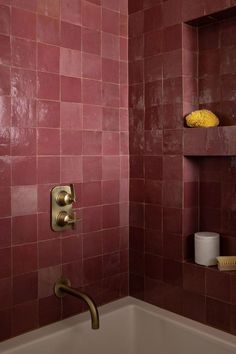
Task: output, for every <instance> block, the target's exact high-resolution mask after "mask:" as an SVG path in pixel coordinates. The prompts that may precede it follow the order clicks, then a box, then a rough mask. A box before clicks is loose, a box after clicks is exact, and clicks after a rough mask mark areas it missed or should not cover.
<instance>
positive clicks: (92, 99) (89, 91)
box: [82, 79, 102, 105]
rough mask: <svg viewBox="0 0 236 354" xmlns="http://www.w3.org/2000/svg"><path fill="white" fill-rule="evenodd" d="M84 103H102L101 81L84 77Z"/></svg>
mask: <svg viewBox="0 0 236 354" xmlns="http://www.w3.org/2000/svg"><path fill="white" fill-rule="evenodd" d="M82 91H83V103H86V104H96V105H101V103H102V84H101V82H100V81H95V80H87V79H83V82H82Z"/></svg>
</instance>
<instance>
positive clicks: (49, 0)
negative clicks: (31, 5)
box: [37, 0, 60, 17]
mask: <svg viewBox="0 0 236 354" xmlns="http://www.w3.org/2000/svg"><path fill="white" fill-rule="evenodd" d="M37 11H38V12H39V13H40V14H42V15H45V16H50V17H59V16H60V2H59V1H58V0H42V1H41V0H40V1H38V2H37Z"/></svg>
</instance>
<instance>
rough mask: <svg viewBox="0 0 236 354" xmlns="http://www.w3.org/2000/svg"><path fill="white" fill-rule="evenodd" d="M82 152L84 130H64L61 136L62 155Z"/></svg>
mask: <svg viewBox="0 0 236 354" xmlns="http://www.w3.org/2000/svg"><path fill="white" fill-rule="evenodd" d="M81 153H82V132H81V131H76V130H65V129H64V130H63V132H62V136H61V154H62V155H80V154H81Z"/></svg>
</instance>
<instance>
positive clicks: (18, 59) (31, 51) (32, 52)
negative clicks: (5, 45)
mask: <svg viewBox="0 0 236 354" xmlns="http://www.w3.org/2000/svg"><path fill="white" fill-rule="evenodd" d="M12 64H13V65H14V66H20V67H23V68H26V69H35V66H36V44H35V42H33V41H29V40H25V39H20V38H16V37H13V38H12Z"/></svg>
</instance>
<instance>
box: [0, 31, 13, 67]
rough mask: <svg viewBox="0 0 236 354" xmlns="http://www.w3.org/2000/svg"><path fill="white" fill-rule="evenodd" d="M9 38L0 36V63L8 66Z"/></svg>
mask: <svg viewBox="0 0 236 354" xmlns="http://www.w3.org/2000/svg"><path fill="white" fill-rule="evenodd" d="M10 53H11V49H10V37H9V36H5V35H0V63H1V64H5V65H9V64H10V56H11V54H10Z"/></svg>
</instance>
